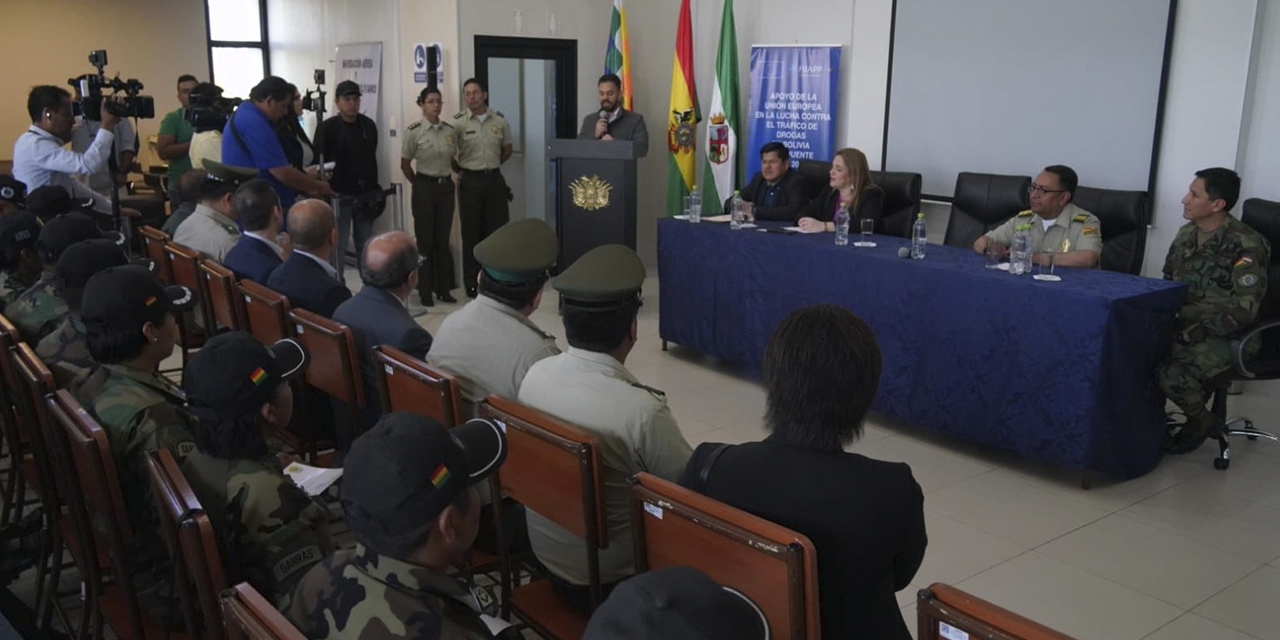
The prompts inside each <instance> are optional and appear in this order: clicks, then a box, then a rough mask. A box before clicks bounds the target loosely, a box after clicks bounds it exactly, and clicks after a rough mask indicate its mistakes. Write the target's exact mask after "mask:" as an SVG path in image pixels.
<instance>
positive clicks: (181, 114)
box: [156, 74, 198, 182]
mask: <svg viewBox="0 0 1280 640" xmlns="http://www.w3.org/2000/svg"><path fill="white" fill-rule="evenodd" d="M196 84H198V81H197V80H196V77H195V76H193V75H190V74H183V75H181V76H178V102H181V103H182V106H181V107H178V108H177V109H174V110H173V111H170V112H169V113H166V114H165V116H164V120H161V121H160V133H159V134H158V135H156V153H158V154H159V155H160V157H161V158H163V159H165V160H168V161H169V181H170V182H177V180H178V176H180V175H182V174H184V173H186V172H188V171H190V170H191V159H190V158H188V157H187V150H188V149H189V148H190V147H191V136H192V133H193V132H192V130H191V123H190V122H187V118H186V111H187V107H189V106H191V90H192V89H195V88H196Z"/></svg>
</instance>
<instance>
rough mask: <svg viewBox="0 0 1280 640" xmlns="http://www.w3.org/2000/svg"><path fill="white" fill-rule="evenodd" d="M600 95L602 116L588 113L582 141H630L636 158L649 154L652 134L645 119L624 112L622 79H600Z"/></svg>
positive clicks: (579, 137)
mask: <svg viewBox="0 0 1280 640" xmlns="http://www.w3.org/2000/svg"><path fill="white" fill-rule="evenodd" d="M596 88H597V89H598V90H599V92H600V112H599V113H588V114H587V117H585V118H583V119H582V131H580V132H578V139H579V140H630V141H631V142H632V143H634V144H635V150H636V155H637V157H641V158H643V157H644V156H646V155H648V154H649V130H648V129H647V128H645V126H644V116H642V115H640V114H638V113H636V112H634V111H628V110H626V109H624V108H622V79H621V78H619V77H618V76H616V75H614V74H612V73H606V74H604V75H603V76H600V81H599V82H598V83H596Z"/></svg>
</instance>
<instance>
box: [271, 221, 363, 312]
mask: <svg viewBox="0 0 1280 640" xmlns="http://www.w3.org/2000/svg"><path fill="white" fill-rule="evenodd" d="M289 229H290V230H291V233H292V237H293V253H292V254H290V255H289V259H288V260H285V261H284V264H281V265H280V266H279V267H276V270H275V271H272V272H271V277H269V278H267V286H268V287H271V288H272V289H274V290H276V291H278V292H280V293H282V294H284V295H285V296H286V297H287V298H289V304H290V305H292V306H294V307H301V308H303V309H306V310H307V311H311V312H314V313H318V314H320V315H322V316H324V317H326V318H332V317H333V311H334V310H335V309H337V308H338V305H340V304H342V303H343V302H346V301H347V300H348V299H350V298H351V290H350V289H348V288H347V285H345V284H343V283H342V282H341V281H340V280H338V272H337V270H335V269H334V268H333V265H332V264H330V260H332V258H333V252H334V251H335V247H336V246H337V245H338V223H337V221H336V220H335V218H334V216H333V207H330V206H329V205H328V204H326V203H324V202H322V201H320V200H301V201H299V202H298V203H297V204H295V205H293V207H292V208H290V209H289Z"/></svg>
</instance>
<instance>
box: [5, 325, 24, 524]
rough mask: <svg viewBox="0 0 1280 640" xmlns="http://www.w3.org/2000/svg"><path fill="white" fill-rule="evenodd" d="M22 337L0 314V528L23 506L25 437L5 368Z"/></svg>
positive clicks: (12, 384)
mask: <svg viewBox="0 0 1280 640" xmlns="http://www.w3.org/2000/svg"><path fill="white" fill-rule="evenodd" d="M21 341H22V338H21V337H20V336H19V335H18V330H17V328H16V327H14V326H13V323H12V322H9V319H8V318H6V317H4V315H3V314H0V435H2V436H3V437H4V448H5V456H6V457H8V458H9V468H8V472H7V473H6V475H5V479H4V497H3V505H0V527H3V526H6V525H10V524H13V523H15V522H18V521H19V520H22V516H23V513H24V512H25V507H26V500H25V498H26V493H27V477H26V475H25V474H24V473H23V467H24V465H26V464H27V447H26V440H25V439H24V438H23V437H22V436H21V435H19V430H18V418H17V415H16V413H15V412H16V411H17V407H16V406H14V400H13V398H14V394H15V393H16V389H17V387H16V381H15V380H14V378H13V373H12V371H11V369H10V367H9V351H10V350H11V349H13V347H14V346H16V345H17V344H18V343H19V342H21Z"/></svg>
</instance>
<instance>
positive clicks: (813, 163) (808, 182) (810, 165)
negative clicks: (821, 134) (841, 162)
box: [796, 160, 831, 200]
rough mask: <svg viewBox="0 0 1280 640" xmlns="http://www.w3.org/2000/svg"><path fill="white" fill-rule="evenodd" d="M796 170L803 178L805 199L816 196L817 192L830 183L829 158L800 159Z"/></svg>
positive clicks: (811, 198)
mask: <svg viewBox="0 0 1280 640" xmlns="http://www.w3.org/2000/svg"><path fill="white" fill-rule="evenodd" d="M796 171H798V172H799V173H800V177H801V178H804V180H803V182H802V184H803V185H804V199H805V200H813V199H814V198H816V197H818V194H819V193H822V190H823V189H824V188H825V187H826V186H827V185H828V184H831V161H829V160H801V161H800V166H799V167H797V168H796Z"/></svg>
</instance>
